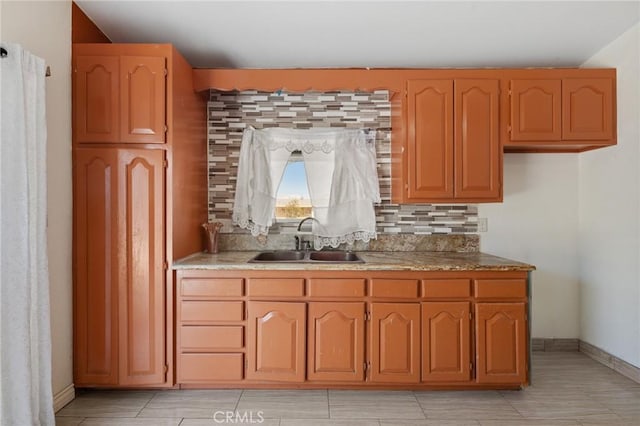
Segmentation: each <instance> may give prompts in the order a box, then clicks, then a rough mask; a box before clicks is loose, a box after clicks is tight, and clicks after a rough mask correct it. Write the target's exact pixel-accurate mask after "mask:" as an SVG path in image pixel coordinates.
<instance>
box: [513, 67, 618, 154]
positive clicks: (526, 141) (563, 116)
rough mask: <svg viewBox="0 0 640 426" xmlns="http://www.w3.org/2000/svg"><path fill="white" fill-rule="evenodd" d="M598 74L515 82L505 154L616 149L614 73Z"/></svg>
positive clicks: (599, 71)
mask: <svg viewBox="0 0 640 426" xmlns="http://www.w3.org/2000/svg"><path fill="white" fill-rule="evenodd" d="M584 71H585V72H586V73H588V74H593V71H591V72H590V71H589V70H584ZM597 71H598V74H601V75H600V76H594V77H591V76H585V77H584V78H583V77H580V76H579V75H578V74H576V76H575V77H573V76H571V77H568V78H532V79H512V80H511V81H510V87H509V93H510V111H509V112H510V114H509V123H510V124H509V126H508V127H507V131H508V138H507V139H506V142H505V151H507V152H508V151H549V152H553V151H557V152H563V151H585V150H588V149H594V148H599V147H603V146H608V145H614V144H615V143H616V132H615V123H616V119H615V111H616V109H615V70H597ZM555 73H556V74H557V71H556V72H555ZM612 73H613V75H611V74H612ZM538 76H539V77H544V76H543V75H542V74H540V73H538ZM549 77H552V76H549Z"/></svg>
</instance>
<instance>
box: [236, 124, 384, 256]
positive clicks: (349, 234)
mask: <svg viewBox="0 0 640 426" xmlns="http://www.w3.org/2000/svg"><path fill="white" fill-rule="evenodd" d="M293 151H301V152H302V156H303V158H304V165H305V171H306V174H307V184H308V187H309V195H310V197H311V204H312V208H313V217H314V219H316V220H315V221H314V222H313V225H312V226H313V234H314V247H315V248H316V249H318V250H319V249H321V248H322V247H324V246H331V247H337V246H338V245H340V244H342V243H353V242H354V241H355V240H362V241H369V240H370V239H371V238H376V235H377V234H376V221H375V212H374V209H373V203H379V202H380V190H379V185H378V174H377V171H376V151H375V132H373V131H371V132H365V131H363V130H360V129H332V128H329V129H327V128H314V129H288V128H270V129H264V130H255V129H252V128H249V129H247V130H245V132H244V135H243V139H242V145H241V148H240V159H239V162H238V180H237V182H236V194H235V201H234V206H233V217H232V218H233V223H235V224H236V225H238V226H240V227H241V228H245V229H249V230H251V233H252V234H253V235H254V236H257V235H266V234H267V233H268V232H269V227H270V226H271V225H272V224H273V221H274V215H275V205H276V196H277V192H278V187H279V186H280V181H281V180H282V175H283V173H284V170H285V168H286V165H287V161H288V159H289V156H290V155H291V152H293Z"/></svg>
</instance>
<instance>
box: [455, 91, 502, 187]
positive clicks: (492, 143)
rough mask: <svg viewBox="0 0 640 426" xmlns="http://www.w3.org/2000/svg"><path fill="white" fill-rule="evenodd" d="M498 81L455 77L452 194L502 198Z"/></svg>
mask: <svg viewBox="0 0 640 426" xmlns="http://www.w3.org/2000/svg"><path fill="white" fill-rule="evenodd" d="M498 83H499V82H498V80H456V81H455V100H454V104H455V138H454V140H455V144H454V153H455V160H454V170H455V173H454V182H455V192H454V193H455V198H467V199H468V198H473V199H483V200H500V198H501V196H500V195H501V184H500V175H501V159H502V147H501V146H500V136H499V112H500V109H499V104H498V100H499V92H500V89H499V84H498Z"/></svg>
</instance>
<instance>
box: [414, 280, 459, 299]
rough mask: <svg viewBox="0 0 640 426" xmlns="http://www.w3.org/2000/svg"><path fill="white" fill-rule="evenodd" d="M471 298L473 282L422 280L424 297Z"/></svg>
mask: <svg viewBox="0 0 640 426" xmlns="http://www.w3.org/2000/svg"><path fill="white" fill-rule="evenodd" d="M469 296H471V280H422V297H427V298H430V299H447V298H454V297H469Z"/></svg>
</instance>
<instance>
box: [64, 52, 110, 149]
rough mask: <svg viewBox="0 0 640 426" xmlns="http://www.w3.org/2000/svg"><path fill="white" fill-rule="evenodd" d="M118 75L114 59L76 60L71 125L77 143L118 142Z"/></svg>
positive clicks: (79, 58)
mask: <svg viewBox="0 0 640 426" xmlns="http://www.w3.org/2000/svg"><path fill="white" fill-rule="evenodd" d="M119 74H120V60H119V58H118V57H117V56H78V57H76V58H75V67H74V79H73V80H74V97H73V110H74V123H73V125H74V130H75V139H76V141H77V142H117V141H118V138H119V136H120V132H119V130H120V121H119V117H120V111H119V102H118V100H119V96H118V95H119V81H120V79H119Z"/></svg>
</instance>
